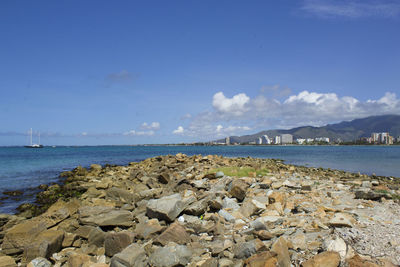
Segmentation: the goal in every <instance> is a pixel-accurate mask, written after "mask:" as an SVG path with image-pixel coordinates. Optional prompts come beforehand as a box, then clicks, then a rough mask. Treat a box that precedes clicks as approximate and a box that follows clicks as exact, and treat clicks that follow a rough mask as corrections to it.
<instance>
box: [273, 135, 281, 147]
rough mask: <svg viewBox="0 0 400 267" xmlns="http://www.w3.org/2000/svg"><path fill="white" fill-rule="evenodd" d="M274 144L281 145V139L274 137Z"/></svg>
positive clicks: (278, 136)
mask: <svg viewBox="0 0 400 267" xmlns="http://www.w3.org/2000/svg"><path fill="white" fill-rule="evenodd" d="M274 144H276V145H280V144H281V137H280V135H277V136H275V141H274Z"/></svg>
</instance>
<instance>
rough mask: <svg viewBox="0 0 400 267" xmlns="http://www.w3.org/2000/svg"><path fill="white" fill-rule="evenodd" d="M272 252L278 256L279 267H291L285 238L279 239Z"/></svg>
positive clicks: (273, 245)
mask: <svg viewBox="0 0 400 267" xmlns="http://www.w3.org/2000/svg"><path fill="white" fill-rule="evenodd" d="M271 251H272V252H275V253H276V254H277V258H278V264H279V265H278V266H281V267H291V266H292V264H291V260H290V254H289V250H288V246H287V241H286V239H285V238H284V237H280V238H278V239H277V240H276V241H275V243H274V244H272V247H271Z"/></svg>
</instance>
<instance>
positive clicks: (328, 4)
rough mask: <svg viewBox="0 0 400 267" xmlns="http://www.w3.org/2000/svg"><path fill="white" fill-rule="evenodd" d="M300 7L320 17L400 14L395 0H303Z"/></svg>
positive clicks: (390, 15)
mask: <svg viewBox="0 0 400 267" xmlns="http://www.w3.org/2000/svg"><path fill="white" fill-rule="evenodd" d="M301 9H302V10H303V11H306V12H308V13H310V14H313V15H315V16H318V17H322V18H334V17H345V18H352V19H356V18H362V17H383V18H388V17H396V16H398V15H399V14H400V3H399V2H398V1H395V0H380V1H377V0H304V2H303V5H302V7H301Z"/></svg>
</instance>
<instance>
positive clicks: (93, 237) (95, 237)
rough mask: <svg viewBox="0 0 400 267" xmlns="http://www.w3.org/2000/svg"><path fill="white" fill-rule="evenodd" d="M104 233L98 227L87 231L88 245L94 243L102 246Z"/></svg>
mask: <svg viewBox="0 0 400 267" xmlns="http://www.w3.org/2000/svg"><path fill="white" fill-rule="evenodd" d="M105 238H106V233H105V232H103V231H102V230H101V229H100V227H96V228H94V229H92V230H91V231H90V232H89V237H88V242H89V245H95V246H96V247H102V246H103V245H104V239H105Z"/></svg>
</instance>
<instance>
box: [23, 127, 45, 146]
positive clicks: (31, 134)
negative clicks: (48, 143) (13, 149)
mask: <svg viewBox="0 0 400 267" xmlns="http://www.w3.org/2000/svg"><path fill="white" fill-rule="evenodd" d="M30 134H31V144H30V145H29V146H25V147H27V148H43V145H41V144H40V133H39V143H38V144H33V143H32V128H31V130H30Z"/></svg>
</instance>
